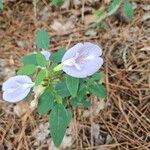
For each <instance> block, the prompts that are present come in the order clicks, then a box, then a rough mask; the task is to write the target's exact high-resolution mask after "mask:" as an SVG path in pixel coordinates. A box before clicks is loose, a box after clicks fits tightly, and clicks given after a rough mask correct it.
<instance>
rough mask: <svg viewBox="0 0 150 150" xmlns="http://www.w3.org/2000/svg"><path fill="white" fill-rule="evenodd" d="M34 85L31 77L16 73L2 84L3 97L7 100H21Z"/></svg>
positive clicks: (13, 101)
mask: <svg viewBox="0 0 150 150" xmlns="http://www.w3.org/2000/svg"><path fill="white" fill-rule="evenodd" d="M33 86H34V83H33V82H32V80H31V78H30V77H28V76H26V75H17V76H14V77H11V78H9V79H8V80H7V81H5V82H4V83H3V85H2V90H3V99H4V100H5V101H8V102H12V103H15V102H18V101H21V100H23V99H24V98H25V97H26V96H27V95H28V94H29V92H30V90H31V88H32V87H33Z"/></svg>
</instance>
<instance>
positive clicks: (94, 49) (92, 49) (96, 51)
mask: <svg viewBox="0 0 150 150" xmlns="http://www.w3.org/2000/svg"><path fill="white" fill-rule="evenodd" d="M83 46H84V49H85V50H86V51H88V52H89V55H90V54H92V55H94V56H101V55H102V49H101V48H100V47H99V46H98V45H96V44H93V43H90V42H85V43H84V45H83Z"/></svg>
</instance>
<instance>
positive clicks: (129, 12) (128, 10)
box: [122, 0, 134, 19]
mask: <svg viewBox="0 0 150 150" xmlns="http://www.w3.org/2000/svg"><path fill="white" fill-rule="evenodd" d="M122 11H123V13H124V14H125V16H126V17H127V18H128V19H133V16H134V11H133V8H132V4H131V3H130V2H129V0H124V3H123V7H122Z"/></svg>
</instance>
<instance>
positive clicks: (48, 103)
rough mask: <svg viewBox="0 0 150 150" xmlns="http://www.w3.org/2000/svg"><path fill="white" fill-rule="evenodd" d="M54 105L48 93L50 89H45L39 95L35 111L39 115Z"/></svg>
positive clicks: (52, 98)
mask: <svg viewBox="0 0 150 150" xmlns="http://www.w3.org/2000/svg"><path fill="white" fill-rule="evenodd" d="M53 106H54V97H53V95H52V94H51V93H50V89H49V88H48V89H46V91H45V92H44V93H43V94H42V95H41V96H40V97H39V101H38V108H37V111H38V113H39V114H40V115H45V114H46V113H48V112H49V111H50V110H51V109H52V107H53Z"/></svg>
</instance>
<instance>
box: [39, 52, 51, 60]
mask: <svg viewBox="0 0 150 150" xmlns="http://www.w3.org/2000/svg"><path fill="white" fill-rule="evenodd" d="M41 54H42V55H44V56H45V58H46V60H47V61H48V60H49V57H50V55H51V53H50V52H49V51H46V50H43V51H41Z"/></svg>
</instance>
